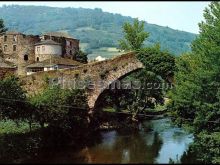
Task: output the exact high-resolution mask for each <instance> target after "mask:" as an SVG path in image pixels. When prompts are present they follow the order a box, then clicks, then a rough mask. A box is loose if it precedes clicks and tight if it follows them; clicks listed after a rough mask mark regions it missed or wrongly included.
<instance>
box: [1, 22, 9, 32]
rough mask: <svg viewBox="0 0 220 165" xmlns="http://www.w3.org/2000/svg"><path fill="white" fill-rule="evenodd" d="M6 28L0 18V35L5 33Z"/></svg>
mask: <svg viewBox="0 0 220 165" xmlns="http://www.w3.org/2000/svg"><path fill="white" fill-rule="evenodd" d="M7 30H8V29H7V28H6V27H5V25H4V21H3V19H0V35H1V34H3V33H5V32H6V31H7Z"/></svg>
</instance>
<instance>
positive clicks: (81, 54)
mask: <svg viewBox="0 0 220 165" xmlns="http://www.w3.org/2000/svg"><path fill="white" fill-rule="evenodd" d="M87 55H88V54H86V53H84V52H83V51H82V50H79V51H78V52H77V53H76V60H77V61H79V62H82V63H87V62H88V57H87Z"/></svg>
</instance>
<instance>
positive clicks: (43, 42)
mask: <svg viewBox="0 0 220 165" xmlns="http://www.w3.org/2000/svg"><path fill="white" fill-rule="evenodd" d="M35 45H61V44H60V43H57V42H55V41H53V40H44V41H41V42H38V43H36V44H35Z"/></svg>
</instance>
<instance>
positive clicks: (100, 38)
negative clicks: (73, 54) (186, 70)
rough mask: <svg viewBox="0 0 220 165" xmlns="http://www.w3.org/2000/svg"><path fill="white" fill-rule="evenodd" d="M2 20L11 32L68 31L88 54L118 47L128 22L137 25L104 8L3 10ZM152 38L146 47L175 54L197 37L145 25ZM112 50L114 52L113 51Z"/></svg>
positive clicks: (0, 10) (187, 49)
mask: <svg viewBox="0 0 220 165" xmlns="http://www.w3.org/2000/svg"><path fill="white" fill-rule="evenodd" d="M0 18H3V19H4V21H5V24H6V26H7V27H8V28H9V30H17V31H20V32H23V33H26V34H41V33H43V32H47V31H65V32H68V33H70V34H71V35H72V36H74V37H75V38H77V39H80V42H81V43H83V44H82V46H83V48H84V50H85V51H87V52H89V53H92V51H94V50H95V49H100V48H103V47H105V48H106V47H107V48H108V47H117V45H118V40H119V39H120V38H121V37H122V25H123V23H124V22H133V18H131V17H127V16H122V15H120V14H112V13H108V12H103V11H102V10H101V9H98V8H97V9H84V8H55V7H46V6H18V5H9V6H2V7H0ZM145 28H146V31H148V32H150V37H149V39H148V41H147V42H146V44H153V43H157V42H160V43H161V46H162V48H165V49H168V50H169V51H171V52H173V53H174V54H175V55H179V54H181V53H183V52H185V51H189V50H190V43H191V41H192V40H194V38H195V36H196V35H195V34H193V33H188V32H184V31H179V30H174V29H171V28H169V27H163V26H158V25H154V24H149V23H147V22H146V23H145ZM109 50H110V49H109Z"/></svg>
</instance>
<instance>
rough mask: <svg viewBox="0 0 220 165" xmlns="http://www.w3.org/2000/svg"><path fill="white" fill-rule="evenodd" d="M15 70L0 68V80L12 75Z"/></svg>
mask: <svg viewBox="0 0 220 165" xmlns="http://www.w3.org/2000/svg"><path fill="white" fill-rule="evenodd" d="M15 72H16V68H0V80H2V79H4V78H5V77H7V76H10V75H14V74H15Z"/></svg>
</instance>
